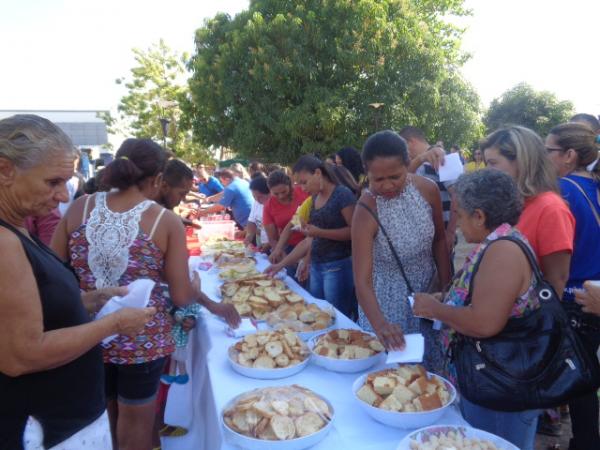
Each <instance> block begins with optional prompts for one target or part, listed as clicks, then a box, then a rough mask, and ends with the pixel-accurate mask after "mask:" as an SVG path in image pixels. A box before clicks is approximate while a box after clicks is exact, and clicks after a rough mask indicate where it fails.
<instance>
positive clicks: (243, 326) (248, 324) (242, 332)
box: [225, 318, 256, 338]
mask: <svg viewBox="0 0 600 450" xmlns="http://www.w3.org/2000/svg"><path fill="white" fill-rule="evenodd" d="M225 331H226V333H227V334H228V335H229V336H231V337H235V338H240V337H244V336H246V335H248V334H252V333H256V325H254V322H252V320H250V319H248V318H243V319H242V321H241V322H240V326H239V327H237V328H231V327H227V328H226V329H225Z"/></svg>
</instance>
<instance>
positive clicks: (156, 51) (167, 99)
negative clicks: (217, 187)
mask: <svg viewBox="0 0 600 450" xmlns="http://www.w3.org/2000/svg"><path fill="white" fill-rule="evenodd" d="M133 53H134V55H135V62H136V65H135V67H133V68H132V69H131V74H130V78H129V79H127V80H126V79H125V78H119V79H117V80H116V83H117V84H124V85H125V87H126V89H127V93H126V95H125V96H123V97H122V98H121V100H120V102H119V105H118V108H117V111H118V116H117V117H113V116H111V115H110V114H108V115H104V116H103V119H104V120H105V122H106V123H107V126H108V129H109V132H110V133H119V134H123V135H125V136H134V137H137V138H149V139H154V140H155V141H157V142H162V141H163V131H162V127H161V122H160V119H161V118H162V119H167V120H168V121H169V123H168V125H167V139H166V141H167V142H166V144H167V148H168V149H169V150H171V151H173V152H174V153H175V154H176V155H178V156H186V158H187V159H190V160H203V159H206V158H207V156H208V155H207V152H202V151H200V150H198V148H199V147H198V146H197V145H196V144H194V143H193V142H192V138H191V130H190V128H189V125H187V124H186V123H185V122H182V121H181V116H182V111H181V110H182V107H181V104H182V103H185V102H186V101H187V99H186V97H187V95H188V86H187V76H188V73H187V70H186V66H185V63H186V61H187V60H188V59H189V55H185V54H183V55H179V54H178V53H176V52H174V51H172V50H171V49H170V48H169V47H168V46H167V45H166V44H165V42H164V41H163V40H162V39H161V40H160V41H159V43H158V44H155V45H152V46H151V47H150V48H149V49H147V50H140V49H133Z"/></svg>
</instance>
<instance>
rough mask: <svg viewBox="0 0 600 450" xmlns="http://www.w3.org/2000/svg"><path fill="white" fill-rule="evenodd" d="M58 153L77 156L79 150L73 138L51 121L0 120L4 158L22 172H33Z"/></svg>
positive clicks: (24, 117) (26, 116) (23, 117)
mask: <svg viewBox="0 0 600 450" xmlns="http://www.w3.org/2000/svg"><path fill="white" fill-rule="evenodd" d="M57 152H66V153H69V154H72V155H73V156H74V155H75V147H74V146H73V142H72V141H71V139H70V138H69V136H67V135H66V134H65V132H64V131H62V130H61V129H60V128H59V127H57V126H56V125H54V124H53V123H52V122H50V121H49V120H48V119H44V118H43V117H40V116H36V115H34V114H17V115H15V116H11V117H8V118H6V119H2V120H0V158H6V159H8V160H9V161H11V162H12V163H13V164H14V165H15V166H17V167H18V168H20V169H30V168H32V167H35V166H37V165H39V164H42V163H44V162H45V161H46V160H47V159H48V156H50V155H51V154H55V153H57Z"/></svg>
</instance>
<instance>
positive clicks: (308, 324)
mask: <svg viewBox="0 0 600 450" xmlns="http://www.w3.org/2000/svg"><path fill="white" fill-rule="evenodd" d="M267 324H268V325H269V326H270V327H271V328H273V329H274V330H280V329H288V330H292V331H295V332H296V333H298V336H300V338H301V339H303V340H305V341H308V340H309V339H312V338H313V337H314V336H316V335H317V334H320V333H322V332H323V331H327V330H329V329H331V328H333V325H334V324H335V309H334V308H333V307H332V306H331V305H330V304H329V303H328V302H325V301H323V302H314V303H307V302H304V301H303V302H296V303H293V304H289V303H288V304H284V305H281V306H280V307H279V308H277V309H276V310H275V311H273V312H272V313H270V314H268V315H267Z"/></svg>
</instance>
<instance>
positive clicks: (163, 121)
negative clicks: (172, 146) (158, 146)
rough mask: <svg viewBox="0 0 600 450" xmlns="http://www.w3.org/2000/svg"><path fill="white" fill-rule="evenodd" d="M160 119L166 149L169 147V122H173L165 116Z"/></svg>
mask: <svg viewBox="0 0 600 450" xmlns="http://www.w3.org/2000/svg"><path fill="white" fill-rule="evenodd" d="M158 120H159V121H160V128H161V130H162V135H163V147H164V148H165V150H166V149H167V134H168V129H169V124H170V123H171V121H170V120H169V119H167V118H165V117H161V118H160V119H158Z"/></svg>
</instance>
